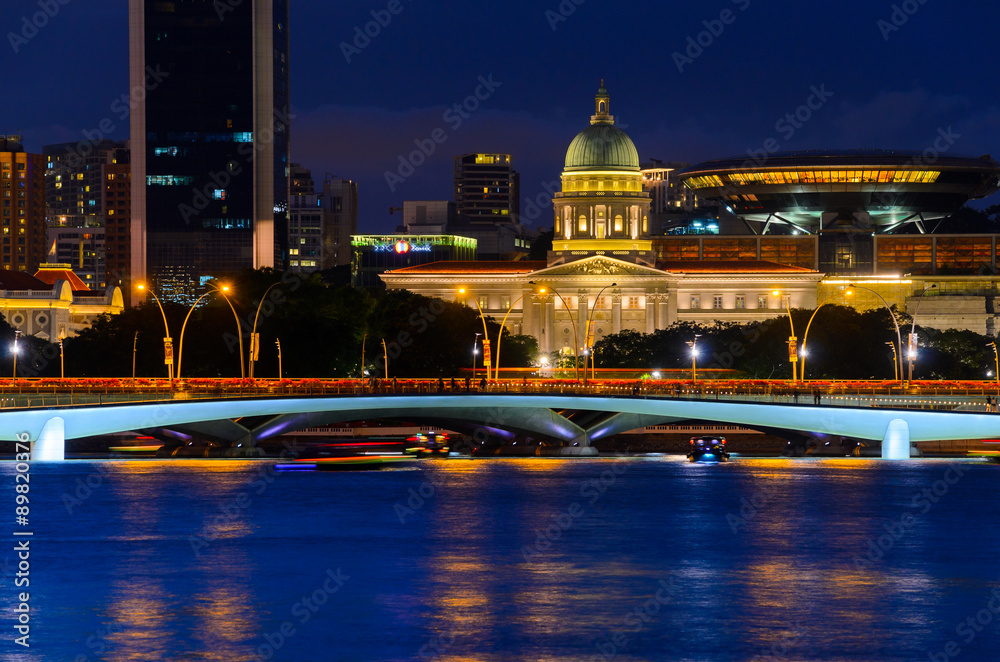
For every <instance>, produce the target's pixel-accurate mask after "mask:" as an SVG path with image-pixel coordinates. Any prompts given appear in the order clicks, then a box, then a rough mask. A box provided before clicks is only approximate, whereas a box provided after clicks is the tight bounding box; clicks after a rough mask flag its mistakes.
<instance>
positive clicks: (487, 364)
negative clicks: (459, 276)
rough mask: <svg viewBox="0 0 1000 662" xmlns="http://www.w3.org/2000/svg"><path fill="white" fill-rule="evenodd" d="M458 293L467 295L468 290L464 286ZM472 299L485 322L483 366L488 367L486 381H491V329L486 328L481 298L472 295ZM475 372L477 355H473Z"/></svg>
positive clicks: (474, 369)
mask: <svg viewBox="0 0 1000 662" xmlns="http://www.w3.org/2000/svg"><path fill="white" fill-rule="evenodd" d="M458 293H459V294H461V295H465V294H466V293H467V291H466V289H465V288H464V287H463V288H460V289H459V290H458ZM472 300H473V301H474V302H475V304H476V310H478V311H479V319H480V320H482V322H483V367H484V368H485V369H486V381H490V355H489V354H490V352H489V347H490V334H489V331H488V330H487V329H486V316H485V315H483V308H482V306H480V305H479V299H478V298H477V297H472ZM475 373H476V364H475V357H473V363H472V374H473V376H475Z"/></svg>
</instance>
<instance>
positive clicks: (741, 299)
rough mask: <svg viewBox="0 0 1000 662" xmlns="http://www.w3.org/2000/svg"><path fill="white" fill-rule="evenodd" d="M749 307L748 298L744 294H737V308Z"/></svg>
mask: <svg viewBox="0 0 1000 662" xmlns="http://www.w3.org/2000/svg"><path fill="white" fill-rule="evenodd" d="M746 307H747V298H746V297H745V296H743V295H742V294H738V295H736V309H737V310H743V309H744V308H746Z"/></svg>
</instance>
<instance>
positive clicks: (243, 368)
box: [218, 287, 247, 379]
mask: <svg viewBox="0 0 1000 662" xmlns="http://www.w3.org/2000/svg"><path fill="white" fill-rule="evenodd" d="M228 291H229V287H223V288H222V289H221V290H218V292H219V294H221V295H222V298H223V299H225V300H226V303H228V304H229V309H230V310H231V311H233V319H235V320H236V337H237V338H239V341H240V379H246V377H247V370H246V364H245V363H244V362H243V327H242V326H240V316H239V315H237V314H236V309H235V308H233V302H232V301H230V300H229V297H227V296H226V292H228Z"/></svg>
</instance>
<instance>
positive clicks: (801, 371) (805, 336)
mask: <svg viewBox="0 0 1000 662" xmlns="http://www.w3.org/2000/svg"><path fill="white" fill-rule="evenodd" d="M852 294H854V292H852V291H851V290H846V291H845V292H844V296H848V297H849V296H851V295H852ZM836 298H837V295H833V296H832V297H827V298H826V299H825V300H824V301H823V303H821V304H819V305H818V306H816V310H814V311H813V314H812V315H811V316H810V317H809V323H808V324H806V332H805V333H804V334H802V363H801V364H800V365H799V378H800V379H801V380H802V381H806V357H807V356H808V354H807V353H806V347H807V345H806V342H807V341H808V340H809V328H810V327H811V326H812V323H813V320H814V319H816V313H818V312H819V309H820V308H822V307H823V306H825V305H826V304H828V303H830V302H831V301H833V300H834V299H836Z"/></svg>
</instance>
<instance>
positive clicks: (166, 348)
mask: <svg viewBox="0 0 1000 662" xmlns="http://www.w3.org/2000/svg"><path fill="white" fill-rule="evenodd" d="M135 287H136V289H137V290H139V291H140V292H145V291H146V286H145V285H144V284H142V283H139V284H138V285H136V286H135ZM149 293H150V294H152V295H153V301H155V302H156V305H157V306H158V307H159V309H160V315H162V316H163V331H164V332H165V333H166V335H165V336H164V337H163V362H164V363H165V364H166V365H167V378H168V379H169V380H170V381H174V339H173V338H171V337H170V325H169V324H167V314H166V313H165V312H163V304H162V303H160V297H158V296H156V292H154V291H153V288H149ZM133 345H134V343H133Z"/></svg>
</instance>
